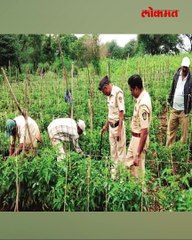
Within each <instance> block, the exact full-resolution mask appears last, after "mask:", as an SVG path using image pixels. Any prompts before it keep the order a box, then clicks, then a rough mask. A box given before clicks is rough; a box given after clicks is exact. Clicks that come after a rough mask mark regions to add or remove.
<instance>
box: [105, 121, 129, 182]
mask: <svg viewBox="0 0 192 240" xmlns="http://www.w3.org/2000/svg"><path fill="white" fill-rule="evenodd" d="M117 131H118V127H115V128H112V127H110V126H109V142H110V153H111V159H112V160H113V161H114V167H112V168H111V177H112V179H116V173H117V166H118V164H119V162H121V163H123V162H124V160H125V157H126V136H125V125H124V123H123V125H122V130H121V140H120V141H119V142H118V141H117Z"/></svg>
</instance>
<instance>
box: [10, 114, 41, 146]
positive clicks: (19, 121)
mask: <svg viewBox="0 0 192 240" xmlns="http://www.w3.org/2000/svg"><path fill="white" fill-rule="evenodd" d="M14 120H15V121H16V125H17V137H18V139H19V143H24V142H25V143H26V144H27V145H28V144H29V145H30V144H31V140H32V143H33V145H34V144H36V141H37V140H40V136H41V134H40V131H39V127H38V125H37V123H36V122H35V121H34V120H33V119H32V118H30V117H28V118H27V120H28V121H27V122H28V126H29V131H28V129H27V126H26V121H25V118H24V117H23V116H18V117H16V118H14ZM29 132H30V137H31V140H30V137H29ZM15 140H16V139H15V138H14V137H12V136H11V144H14V142H15Z"/></svg>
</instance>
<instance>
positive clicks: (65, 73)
mask: <svg viewBox="0 0 192 240" xmlns="http://www.w3.org/2000/svg"><path fill="white" fill-rule="evenodd" d="M57 43H58V47H59V52H60V54H61V60H62V66H63V78H64V80H65V81H66V89H68V75H67V70H66V68H65V63H64V54H63V51H62V47H61V41H60V37H59V36H58V37H57Z"/></svg>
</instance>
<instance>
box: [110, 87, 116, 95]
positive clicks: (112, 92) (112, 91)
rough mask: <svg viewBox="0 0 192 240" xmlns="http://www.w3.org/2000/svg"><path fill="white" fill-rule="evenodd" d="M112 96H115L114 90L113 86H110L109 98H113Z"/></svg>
mask: <svg viewBox="0 0 192 240" xmlns="http://www.w3.org/2000/svg"><path fill="white" fill-rule="evenodd" d="M114 95H115V89H114V86H113V85H112V89H111V94H110V96H109V97H111V96H114Z"/></svg>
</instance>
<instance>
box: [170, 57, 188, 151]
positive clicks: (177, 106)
mask: <svg viewBox="0 0 192 240" xmlns="http://www.w3.org/2000/svg"><path fill="white" fill-rule="evenodd" d="M189 67H190V59H189V58H188V57H184V58H183V60H182V63H181V68H179V69H178V70H177V72H176V74H175V75H174V78H173V83H172V87H171V92H170V94H169V98H168V104H169V105H170V106H171V109H170V117H169V123H168V129H167V142H166V146H168V147H170V146H171V145H172V144H173V143H174V142H175V138H176V131H177V129H178V127H179V126H180V128H181V142H182V143H186V142H187V136H188V114H189V113H190V111H191V94H192V76H191V74H190V70H189Z"/></svg>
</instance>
